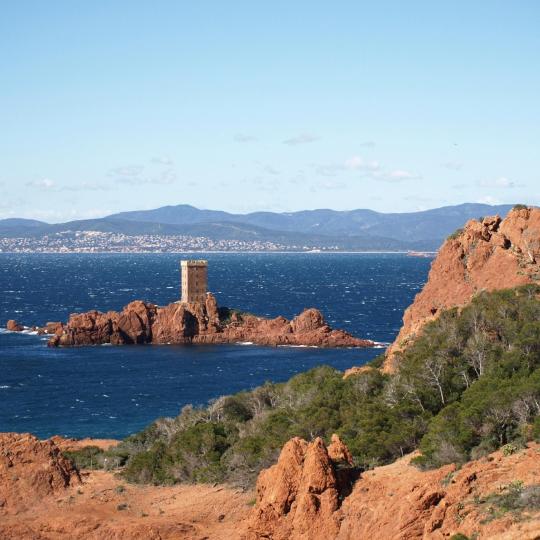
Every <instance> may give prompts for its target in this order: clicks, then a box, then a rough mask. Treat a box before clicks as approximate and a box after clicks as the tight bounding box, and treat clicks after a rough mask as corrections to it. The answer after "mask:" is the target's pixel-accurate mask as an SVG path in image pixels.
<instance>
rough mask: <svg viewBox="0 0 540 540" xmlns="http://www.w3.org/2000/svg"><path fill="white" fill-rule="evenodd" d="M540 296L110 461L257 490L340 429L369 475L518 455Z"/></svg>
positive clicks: (183, 421)
mask: <svg viewBox="0 0 540 540" xmlns="http://www.w3.org/2000/svg"><path fill="white" fill-rule="evenodd" d="M539 295H540V287H538V286H533V285H530V286H525V287H519V288H516V289H511V290H504V291H497V292H494V293H481V294H479V295H477V296H476V297H475V298H474V299H473V301H472V302H471V303H470V304H469V305H468V306H467V307H465V308H463V309H462V310H461V311H458V310H457V309H452V310H448V311H445V312H443V313H441V314H440V316H439V317H438V318H437V320H436V321H433V322H432V323H430V324H428V325H427V326H426V327H425V328H424V330H423V332H422V335H421V336H420V337H419V338H418V339H416V341H414V342H413V343H412V344H410V345H409V346H408V347H407V348H406V349H405V350H404V351H403V352H402V353H401V357H400V362H399V371H398V372H397V373H395V374H393V375H386V374H383V373H381V372H380V371H379V370H378V369H371V370H366V371H364V372H362V373H359V374H357V375H354V376H351V377H348V378H347V379H343V374H342V373H341V372H339V371H337V370H336V369H333V368H331V367H327V366H321V367H317V368H314V369H312V370H310V371H307V372H305V373H301V374H299V375H296V376H295V377H293V378H291V379H290V380H289V381H288V382H286V383H281V384H271V383H266V384H265V385H263V386H260V387H258V388H255V389H253V390H252V391H249V392H240V393H238V394H234V395H232V396H223V397H221V398H218V399H216V400H213V401H212V402H211V403H209V404H208V406H206V407H193V406H187V407H184V409H182V412H181V413H180V415H179V416H178V417H176V418H174V419H160V420H157V421H156V422H154V423H153V424H151V425H150V426H148V427H147V428H146V429H145V430H143V431H141V432H140V433H138V434H135V435H133V436H131V437H128V438H127V439H126V440H125V441H123V442H122V443H121V444H120V445H119V446H118V447H117V448H116V449H114V452H113V453H112V454H111V453H107V454H106V456H104V457H107V459H109V460H112V459H117V460H119V461H121V462H122V463H123V462H125V461H127V466H126V469H125V472H124V474H125V477H126V479H128V480H130V481H134V482H143V483H145V482H148V483H174V482H221V481H229V482H234V483H238V484H241V485H251V484H252V483H253V481H254V479H255V478H256V476H257V474H258V472H259V471H260V470H261V469H262V468H263V467H267V466H269V465H270V464H271V463H273V462H274V461H275V459H276V457H277V455H278V453H279V450H280V448H281V447H282V446H283V444H284V443H285V442H286V441H287V440H289V439H290V438H291V437H294V436H300V437H303V438H305V439H308V440H310V439H313V438H314V437H317V436H320V437H323V438H324V439H326V441H327V442H328V440H329V438H330V436H331V435H332V433H334V432H336V433H338V434H339V435H340V437H341V438H342V439H343V441H344V442H345V443H346V444H347V445H348V446H349V449H350V450H351V452H352V454H353V456H354V459H355V462H356V464H357V465H358V466H361V467H364V468H370V467H373V466H374V465H378V464H385V463H389V462H391V461H393V460H394V459H396V458H398V457H401V456H403V455H405V454H406V453H408V452H411V451H412V450H415V449H417V448H420V450H421V452H422V455H421V456H420V457H417V458H415V459H414V460H413V464H414V465H416V466H418V467H420V468H429V467H437V466H440V465H442V464H446V463H451V462H455V463H464V462H466V461H467V460H469V459H471V458H478V457H481V456H483V455H486V454H487V453H489V452H491V451H493V450H495V449H497V448H500V447H504V448H505V450H503V452H506V453H508V452H511V451H513V449H514V448H516V449H517V448H519V447H521V445H522V444H523V442H524V441H525V440H527V438H531V437H532V438H536V439H538V440H540V419H539V411H538V406H537V403H539V402H540V300H539ZM382 358H383V357H382V356H381V357H378V358H377V359H375V361H374V362H373V364H372V367H374V368H375V367H377V366H378V365H380V363H381V361H382ZM505 445H506V446H505ZM96 461H99V460H98V459H97V456H96ZM92 463H93V461H92Z"/></svg>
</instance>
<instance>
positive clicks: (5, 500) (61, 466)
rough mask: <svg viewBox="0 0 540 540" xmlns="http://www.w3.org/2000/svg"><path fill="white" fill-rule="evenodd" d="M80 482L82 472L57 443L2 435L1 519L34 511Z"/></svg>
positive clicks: (0, 468) (9, 434)
mask: <svg viewBox="0 0 540 540" xmlns="http://www.w3.org/2000/svg"><path fill="white" fill-rule="evenodd" d="M80 483H81V478H80V476H79V473H78V471H77V470H76V469H75V467H74V466H73V464H72V463H71V461H69V460H68V459H66V458H64V457H63V456H62V454H61V452H60V449H59V448H58V447H57V446H56V444H54V442H52V441H40V440H38V439H36V437H34V436H33V435H30V434H22V435H21V434H18V433H1V434H0V516H2V515H7V514H17V513H18V512H21V511H23V510H27V509H31V508H32V507H33V506H34V504H36V503H37V502H38V501H39V500H41V499H42V498H44V497H49V496H54V495H57V494H58V493H62V492H63V491H64V489H66V488H67V487H69V486H73V485H80ZM0 521H1V518H0ZM0 536H1V535H0Z"/></svg>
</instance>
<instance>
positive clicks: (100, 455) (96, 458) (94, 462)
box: [63, 446, 104, 470]
mask: <svg viewBox="0 0 540 540" xmlns="http://www.w3.org/2000/svg"><path fill="white" fill-rule="evenodd" d="M63 455H64V456H65V457H66V458H68V459H69V460H71V462H72V463H73V464H74V465H75V467H77V469H92V470H94V469H102V468H103V459H104V451H103V450H101V448H98V447H97V446H85V447H84V448H81V449H80V450H72V451H65V452H63Z"/></svg>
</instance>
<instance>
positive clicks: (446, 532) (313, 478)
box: [245, 436, 540, 540]
mask: <svg viewBox="0 0 540 540" xmlns="http://www.w3.org/2000/svg"><path fill="white" fill-rule="evenodd" d="M539 450H540V446H539V445H538V444H532V445H531V446H530V447H529V448H527V449H525V450H522V451H519V452H518V453H516V454H513V455H510V456H503V454H502V452H500V451H499V452H495V453H493V454H491V455H490V456H488V457H487V458H485V459H482V460H478V461H472V462H470V463H468V464H466V465H464V466H463V467H462V468H461V469H459V470H457V469H456V467H455V466H454V465H447V466H445V467H441V468H439V469H436V470H433V471H427V472H422V471H420V470H418V469H417V468H415V467H413V466H412V465H410V463H409V462H410V460H411V457H413V456H412V455H409V456H405V457H404V458H402V459H400V460H398V461H396V462H395V463H393V464H391V465H387V466H384V467H377V468H375V469H373V470H371V471H365V472H363V473H362V474H361V476H360V478H359V479H358V480H357V481H356V483H355V484H354V486H353V488H352V491H351V490H350V487H349V489H343V487H341V488H340V481H339V476H338V475H339V472H340V471H343V470H345V471H346V470H347V469H339V468H336V461H335V460H336V458H337V459H338V462H342V460H345V462H347V461H348V457H349V456H350V454H349V452H348V449H347V447H346V446H345V445H344V444H343V443H342V442H341V441H339V439H338V438H337V437H335V436H334V437H333V439H332V444H331V445H330V446H329V447H328V449H325V447H324V444H323V443H322V441H321V440H320V439H316V440H315V441H313V442H312V443H309V444H308V443H307V442H306V441H304V440H302V439H298V438H295V439H291V440H290V441H289V442H288V443H287V444H286V445H285V446H284V447H283V450H282V453H281V456H280V458H279V461H278V463H277V464H276V465H274V466H273V467H270V468H269V469H267V470H265V471H263V472H262V473H261V474H260V476H259V480H258V482H257V502H256V505H255V507H254V509H253V510H252V512H251V515H250V517H249V519H248V520H247V525H246V526H247V531H246V533H245V538H246V540H256V539H263V538H272V539H273V540H281V539H283V540H285V539H288V540H327V539H338V540H356V539H360V538H373V539H379V538H380V539H387V538H388V539H403V540H405V539H407V540H414V539H418V540H420V539H422V540H428V539H433V540H443V539H447V538H449V537H451V536H452V535H454V534H457V533H458V532H460V533H462V534H465V535H467V536H473V535H474V534H475V533H476V534H479V538H499V539H501V540H502V539H503V538H504V539H514V538H516V539H517V538H520V539H530V540H532V539H537V538H538V537H539V534H540V511H538V510H533V511H532V512H531V511H529V512H527V515H526V516H524V517H523V519H517V518H516V516H515V515H513V514H512V513H511V512H508V513H506V514H502V515H501V516H499V517H497V518H493V516H492V515H491V514H490V511H489V505H485V506H483V505H482V504H481V503H479V502H478V501H479V500H482V498H483V497H486V496H487V495H491V494H493V493H501V492H504V490H505V487H506V486H509V485H511V484H512V482H516V481H519V482H522V483H523V486H524V487H526V486H531V485H538V484H539V480H538V475H539V474H540V461H539V460H538V452H539ZM341 485H342V486H343V484H341ZM349 486H350V483H349Z"/></svg>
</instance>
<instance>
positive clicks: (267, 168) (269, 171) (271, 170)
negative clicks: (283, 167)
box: [263, 165, 280, 176]
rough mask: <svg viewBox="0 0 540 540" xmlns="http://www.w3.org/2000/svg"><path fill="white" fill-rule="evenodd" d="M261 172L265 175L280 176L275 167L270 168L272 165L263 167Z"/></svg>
mask: <svg viewBox="0 0 540 540" xmlns="http://www.w3.org/2000/svg"><path fill="white" fill-rule="evenodd" d="M263 171H264V172H265V173H267V174H271V175H272V176H277V175H279V174H280V172H279V171H278V170H277V169H276V168H275V167H272V165H265V166H264V167H263Z"/></svg>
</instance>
